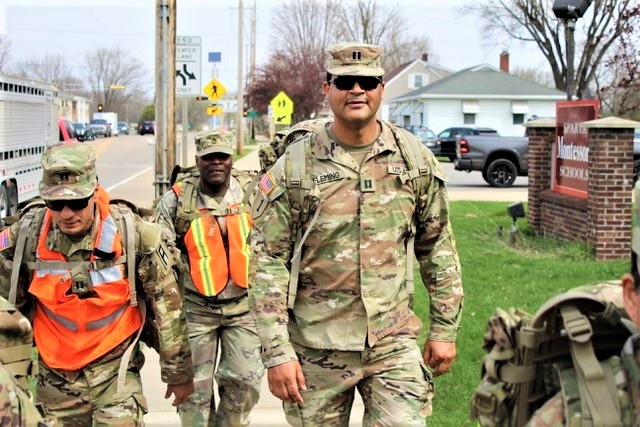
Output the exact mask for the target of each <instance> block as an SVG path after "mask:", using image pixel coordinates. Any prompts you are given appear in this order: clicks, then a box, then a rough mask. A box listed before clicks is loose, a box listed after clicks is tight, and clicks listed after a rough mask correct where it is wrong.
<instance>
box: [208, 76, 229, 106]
mask: <svg viewBox="0 0 640 427" xmlns="http://www.w3.org/2000/svg"><path fill="white" fill-rule="evenodd" d="M202 91H203V92H204V93H205V94H206V95H207V96H208V97H209V99H210V100H212V101H217V100H218V99H220V98H222V97H223V96H224V94H225V93H226V92H227V88H226V87H224V86H223V85H222V83H220V82H219V81H218V80H216V79H213V80H211V81H210V82H209V83H207V85H206V86H205V87H203V88H202Z"/></svg>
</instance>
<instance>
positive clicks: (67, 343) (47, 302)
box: [29, 189, 142, 370]
mask: <svg viewBox="0 0 640 427" xmlns="http://www.w3.org/2000/svg"><path fill="white" fill-rule="evenodd" d="M101 192H102V193H101ZM97 203H98V208H99V211H100V219H101V221H100V225H99V227H98V228H99V229H98V234H97V236H96V239H95V242H94V244H95V247H96V248H98V249H100V250H101V251H103V252H106V253H112V252H113V253H114V254H115V256H116V257H119V256H121V255H122V243H121V239H120V235H119V233H118V231H117V228H115V222H114V221H113V219H112V218H111V215H110V213H109V199H108V196H107V195H106V193H105V192H104V190H102V189H100V190H99V193H98V202H97ZM51 222H52V215H51V212H50V211H48V210H47V212H46V213H45V216H44V220H43V223H42V228H41V230H40V236H39V238H38V246H37V249H36V258H37V259H38V260H40V261H42V262H45V263H46V262H47V261H54V262H57V263H58V265H59V263H60V262H64V261H65V258H64V256H63V255H62V254H61V253H60V252H57V251H52V250H50V249H49V248H47V245H46V242H47V235H48V233H49V231H50V228H51ZM96 259H98V258H97V257H96V256H95V255H93V254H92V255H91V261H95V260H96ZM69 271H70V270H46V271H45V270H40V271H38V272H36V274H34V277H33V279H32V281H31V284H30V286H29V293H31V294H33V295H34V296H35V297H36V299H37V304H36V312H35V316H34V320H33V330H34V338H35V341H36V345H37V347H38V351H39V354H40V356H41V357H42V359H43V360H44V362H45V363H46V364H47V365H48V366H50V367H52V368H57V369H67V370H76V369H80V368H82V367H84V366H86V365H87V364H89V363H91V362H92V361H94V360H96V359H97V358H99V357H101V356H103V355H105V354H106V353H108V352H109V351H111V350H112V349H113V348H115V347H116V346H117V345H118V344H120V343H122V342H123V341H124V340H125V339H127V338H128V337H129V336H131V335H132V334H133V333H135V332H136V331H137V330H138V329H139V328H140V327H141V326H142V318H141V315H140V310H139V309H138V308H137V307H133V306H131V305H129V300H130V298H131V290H130V285H129V282H128V279H127V278H125V275H124V264H122V265H117V266H111V267H108V268H104V269H102V270H91V271H89V275H90V277H91V280H92V284H93V285H94V287H93V294H92V295H90V296H88V297H86V298H81V297H80V296H79V295H76V294H74V293H72V292H71V291H70V289H71V285H72V280H73V279H72V278H69V277H68V273H69Z"/></svg>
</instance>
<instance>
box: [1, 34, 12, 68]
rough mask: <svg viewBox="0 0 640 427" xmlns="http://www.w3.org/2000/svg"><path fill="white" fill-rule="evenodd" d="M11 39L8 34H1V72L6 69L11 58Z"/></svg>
mask: <svg viewBox="0 0 640 427" xmlns="http://www.w3.org/2000/svg"><path fill="white" fill-rule="evenodd" d="M10 49H11V40H9V38H8V37H7V35H6V34H0V72H2V71H4V70H5V68H6V66H7V63H8V62H9V59H11V53H10Z"/></svg>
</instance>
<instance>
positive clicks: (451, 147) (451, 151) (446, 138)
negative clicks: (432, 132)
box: [438, 126, 499, 161]
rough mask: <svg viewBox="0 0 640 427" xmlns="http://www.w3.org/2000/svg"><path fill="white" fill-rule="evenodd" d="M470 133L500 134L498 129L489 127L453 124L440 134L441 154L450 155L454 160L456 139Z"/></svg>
mask: <svg viewBox="0 0 640 427" xmlns="http://www.w3.org/2000/svg"><path fill="white" fill-rule="evenodd" d="M469 135H490V136H499V135H498V131H497V130H495V129H492V128H487V127H477V126H453V127H450V128H447V129H445V130H443V131H442V132H440V133H439V134H438V141H440V154H439V155H440V156H445V157H448V158H449V160H451V161H454V160H455V158H456V140H457V139H458V137H461V136H462V137H464V136H469Z"/></svg>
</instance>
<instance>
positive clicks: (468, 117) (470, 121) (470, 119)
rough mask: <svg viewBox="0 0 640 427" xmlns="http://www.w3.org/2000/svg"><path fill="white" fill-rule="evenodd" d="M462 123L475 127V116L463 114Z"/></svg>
mask: <svg viewBox="0 0 640 427" xmlns="http://www.w3.org/2000/svg"><path fill="white" fill-rule="evenodd" d="M463 122H464V124H465V125H475V124H476V115H475V114H473V113H464V119H463Z"/></svg>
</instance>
